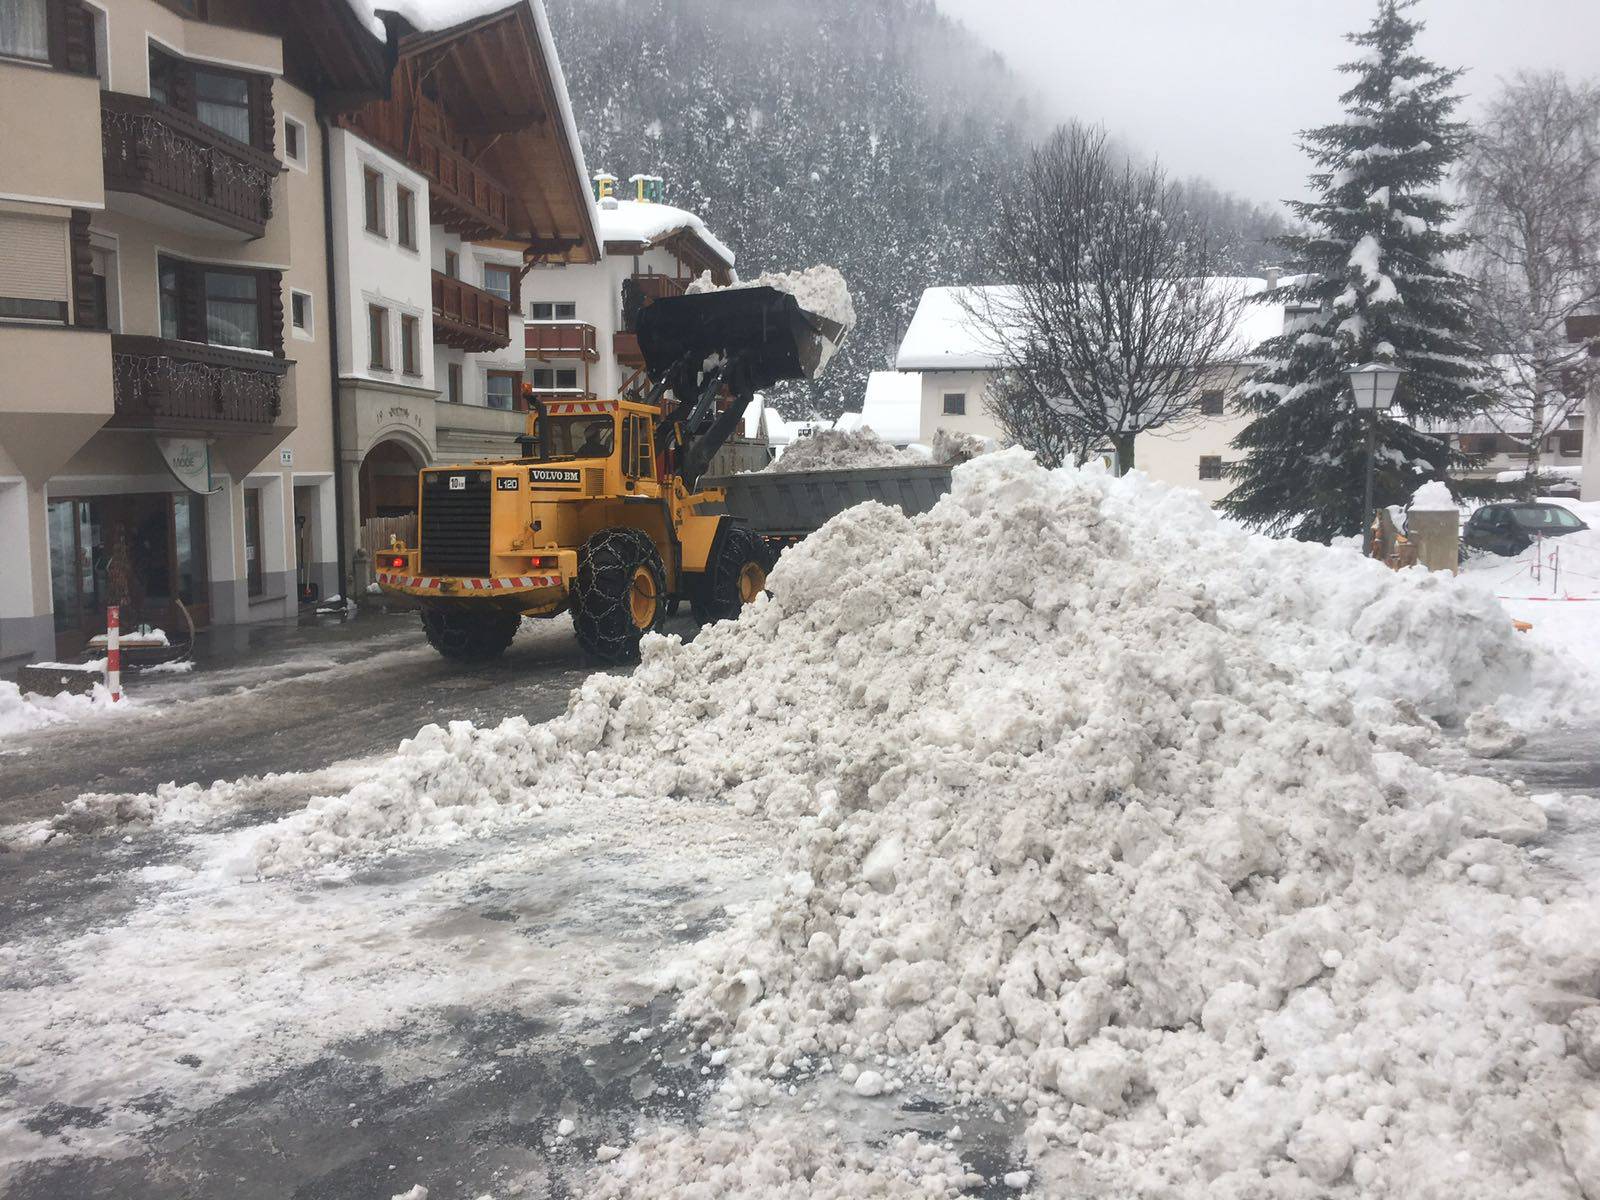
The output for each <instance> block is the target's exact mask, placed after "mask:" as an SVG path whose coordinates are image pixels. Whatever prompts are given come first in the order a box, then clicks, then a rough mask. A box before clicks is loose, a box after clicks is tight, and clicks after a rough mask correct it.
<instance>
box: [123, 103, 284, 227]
mask: <svg viewBox="0 0 1600 1200" xmlns="http://www.w3.org/2000/svg"><path fill="white" fill-rule="evenodd" d="M100 132H101V138H100V140H101V145H102V147H103V153H104V162H105V182H106V190H107V191H111V192H129V193H132V194H133V195H137V196H143V197H145V198H146V199H149V200H154V201H156V202H157V203H159V204H163V205H165V206H167V207H169V208H174V209H177V210H178V211H180V212H183V213H187V214H189V215H190V216H195V217H202V218H205V219H206V220H208V221H212V222H215V223H216V224H218V225H221V226H224V227H226V228H228V229H232V230H235V231H237V232H239V233H242V234H244V235H246V236H247V237H250V238H258V237H260V236H262V235H263V234H264V233H266V231H267V222H268V220H270V219H271V217H272V181H273V179H274V178H276V176H277V174H278V171H279V170H280V166H279V163H278V160H277V159H275V158H273V157H272V155H270V154H268V153H266V152H265V151H263V150H257V149H255V148H254V147H253V146H247V145H245V144H244V143H243V142H238V141H235V140H234V139H233V138H230V137H228V136H226V135H225V134H221V133H218V132H217V131H216V130H215V129H212V128H211V127H210V126H209V125H206V124H203V123H202V122H200V121H198V120H196V119H195V118H194V117H191V116H190V115H189V114H188V113H184V112H179V111H178V110H177V109H175V108H169V107H168V106H167V105H165V104H158V103H156V102H155V101H154V100H151V99H149V98H148V97H145V96H130V95H125V94H124V93H122V92H101V93H100Z"/></svg>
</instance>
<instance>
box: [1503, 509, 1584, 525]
mask: <svg viewBox="0 0 1600 1200" xmlns="http://www.w3.org/2000/svg"><path fill="white" fill-rule="evenodd" d="M1511 519H1512V520H1513V521H1515V522H1516V523H1517V524H1518V525H1519V526H1521V527H1522V528H1523V529H1581V528H1583V522H1582V521H1580V520H1578V518H1577V517H1575V516H1573V515H1572V514H1571V513H1570V512H1568V511H1567V510H1566V509H1564V508H1557V507H1556V506H1555V505H1553V504H1548V505H1547V504H1541V505H1537V506H1535V505H1531V504H1530V505H1528V506H1527V507H1525V508H1513V509H1512V510H1511Z"/></svg>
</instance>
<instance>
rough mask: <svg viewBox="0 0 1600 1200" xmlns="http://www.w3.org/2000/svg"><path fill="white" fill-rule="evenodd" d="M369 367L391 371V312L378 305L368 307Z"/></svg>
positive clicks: (375, 369)
mask: <svg viewBox="0 0 1600 1200" xmlns="http://www.w3.org/2000/svg"><path fill="white" fill-rule="evenodd" d="M367 345H368V347H369V348H370V350H371V353H369V354H368V355H367V366H368V367H370V368H371V369H372V370H374V371H387V370H388V369H389V310H388V309H387V308H384V307H382V306H381V305H377V304H369V305H367Z"/></svg>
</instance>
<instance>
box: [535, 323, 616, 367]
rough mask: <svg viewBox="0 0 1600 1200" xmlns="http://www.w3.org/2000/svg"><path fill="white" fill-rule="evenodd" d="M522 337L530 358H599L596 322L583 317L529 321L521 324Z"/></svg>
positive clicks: (588, 359) (543, 359)
mask: <svg viewBox="0 0 1600 1200" xmlns="http://www.w3.org/2000/svg"><path fill="white" fill-rule="evenodd" d="M522 337H523V345H524V347H525V348H526V350H527V352H528V357H529V358H537V359H539V360H540V361H548V360H549V359H553V358H581V359H583V361H584V362H598V361H599V359H600V349H599V346H598V344H597V340H596V336H595V330H594V326H593V325H590V324H587V323H586V322H583V321H529V322H528V323H527V324H525V325H524V326H523V327H522Z"/></svg>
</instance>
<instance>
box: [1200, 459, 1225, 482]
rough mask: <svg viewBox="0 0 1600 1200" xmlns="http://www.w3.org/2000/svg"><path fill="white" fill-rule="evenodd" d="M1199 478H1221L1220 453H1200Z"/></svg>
mask: <svg viewBox="0 0 1600 1200" xmlns="http://www.w3.org/2000/svg"><path fill="white" fill-rule="evenodd" d="M1200 478H1201V479H1221V478H1222V456H1221V455H1220V454H1202V455H1201V456H1200Z"/></svg>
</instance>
